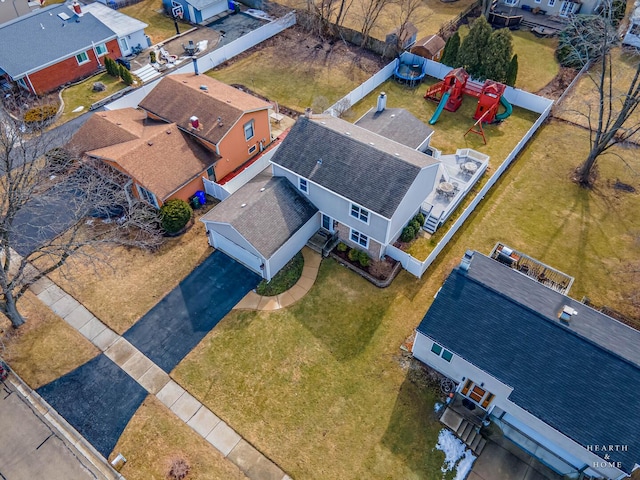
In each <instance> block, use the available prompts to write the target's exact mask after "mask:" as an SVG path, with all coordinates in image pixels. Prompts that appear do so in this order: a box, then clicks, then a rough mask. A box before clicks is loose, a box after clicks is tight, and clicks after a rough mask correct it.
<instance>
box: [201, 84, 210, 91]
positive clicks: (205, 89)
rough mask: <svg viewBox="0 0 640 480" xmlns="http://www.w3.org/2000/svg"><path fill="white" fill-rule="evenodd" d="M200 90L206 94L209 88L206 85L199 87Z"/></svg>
mask: <svg viewBox="0 0 640 480" xmlns="http://www.w3.org/2000/svg"><path fill="white" fill-rule="evenodd" d="M200 90H203V91H205V92H206V91H208V90H209V87H207V86H206V85H200Z"/></svg>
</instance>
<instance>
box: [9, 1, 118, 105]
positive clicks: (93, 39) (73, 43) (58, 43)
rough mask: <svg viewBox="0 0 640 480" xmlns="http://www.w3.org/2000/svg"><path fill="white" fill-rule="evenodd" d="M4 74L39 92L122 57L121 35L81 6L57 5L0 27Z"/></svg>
mask: <svg viewBox="0 0 640 480" xmlns="http://www.w3.org/2000/svg"><path fill="white" fill-rule="evenodd" d="M0 45H2V46H3V47H2V48H1V49H0V75H2V76H4V77H5V78H6V79H7V80H9V81H10V82H13V83H16V84H18V85H19V86H20V87H22V88H24V89H25V90H29V91H31V92H33V93H36V94H41V93H46V92H49V91H52V90H55V89H56V88H58V87H59V86H61V85H64V84H65V83H68V82H73V81H75V80H79V79H81V78H84V77H87V76H89V75H91V74H93V73H95V72H97V71H99V70H100V68H102V66H103V64H104V60H103V58H104V57H105V56H109V57H111V58H114V59H115V58H117V57H120V56H121V51H120V47H119V45H118V39H117V35H116V33H115V32H114V31H113V30H111V29H110V28H109V27H107V26H106V25H105V24H104V23H103V22H101V21H100V20H98V19H97V18H96V17H95V16H93V15H92V14H90V13H82V10H81V7H80V6H79V5H77V4H76V5H75V6H74V5H65V4H60V5H52V6H50V7H46V8H43V9H40V10H36V11H34V12H32V13H31V14H29V15H25V16H23V17H19V18H16V19H15V20H13V21H10V22H7V23H5V24H3V25H0Z"/></svg>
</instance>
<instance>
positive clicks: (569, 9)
mask: <svg viewBox="0 0 640 480" xmlns="http://www.w3.org/2000/svg"><path fill="white" fill-rule="evenodd" d="M576 5H577V3H573V2H566V1H565V2H562V5H561V6H560V16H561V17H567V16H569V15H571V14H572V13H573V12H574V11H575V9H576Z"/></svg>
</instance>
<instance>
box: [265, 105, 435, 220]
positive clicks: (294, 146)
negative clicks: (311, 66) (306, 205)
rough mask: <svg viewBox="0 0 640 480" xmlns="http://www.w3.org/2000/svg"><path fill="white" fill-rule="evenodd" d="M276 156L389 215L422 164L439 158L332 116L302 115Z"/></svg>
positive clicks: (287, 165)
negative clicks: (309, 116)
mask: <svg viewBox="0 0 640 480" xmlns="http://www.w3.org/2000/svg"><path fill="white" fill-rule="evenodd" d="M396 154H397V155H396ZM320 160H322V162H321V163H319V161H320ZM271 161H272V162H273V163H275V164H278V165H281V166H282V167H284V168H286V169H288V170H291V171H292V172H294V173H296V174H297V175H300V176H302V177H305V178H308V179H309V180H311V181H312V182H314V183H316V184H319V185H321V186H323V187H325V188H327V189H329V190H331V191H333V192H335V193H337V194H339V195H342V196H343V197H345V198H348V199H349V200H351V201H353V202H355V203H358V204H359V205H362V206H363V207H365V208H367V209H369V210H372V211H374V212H376V213H378V214H380V215H382V216H383V217H385V218H391V217H392V216H393V214H394V212H395V211H396V209H397V208H398V205H399V204H400V201H401V200H402V199H403V198H404V196H405V195H406V193H407V191H408V190H409V188H410V187H411V185H412V184H413V182H414V181H415V179H416V176H417V175H418V173H419V172H420V170H421V168H423V167H426V166H429V165H432V164H434V163H437V160H435V159H434V158H432V157H429V156H428V155H425V154H423V153H420V152H417V151H415V150H413V149H411V148H409V147H406V146H404V145H401V144H399V143H397V142H394V141H392V140H389V139H387V138H384V137H382V136H380V135H377V134H375V133H373V132H369V131H368V130H365V129H363V128H362V127H358V126H357V125H353V124H351V123H348V122H345V121H344V120H340V119H338V118H335V117H331V116H321V117H313V119H308V118H305V117H302V118H299V119H298V121H297V122H296V124H295V125H294V126H293V127H292V128H291V131H290V132H289V133H288V135H287V137H286V138H285V139H284V141H283V142H282V145H280V148H279V149H278V151H277V152H276V153H275V155H274V156H273V159H272V160H271Z"/></svg>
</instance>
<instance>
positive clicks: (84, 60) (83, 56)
mask: <svg viewBox="0 0 640 480" xmlns="http://www.w3.org/2000/svg"><path fill="white" fill-rule="evenodd" d="M76 60H77V61H78V65H82V64H83V63H87V62H88V61H89V55H87V52H82V53H79V54H77V55H76Z"/></svg>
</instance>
